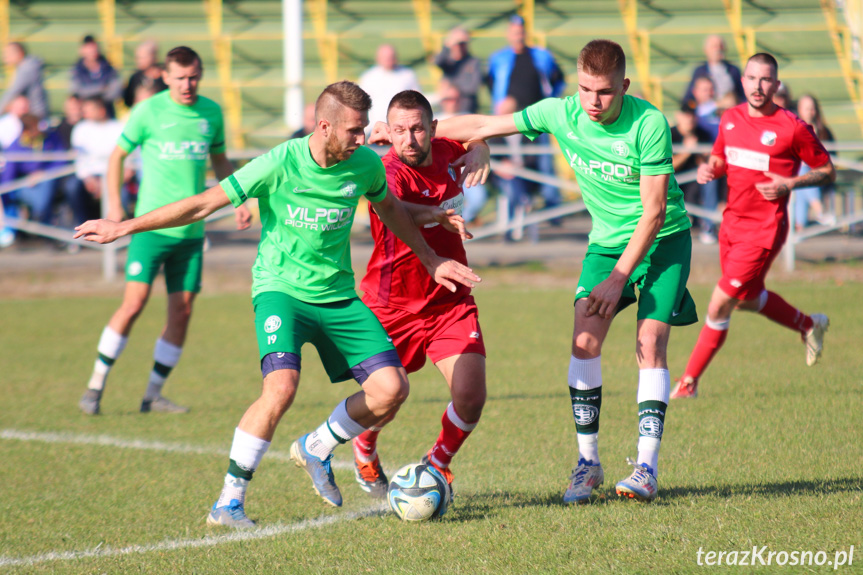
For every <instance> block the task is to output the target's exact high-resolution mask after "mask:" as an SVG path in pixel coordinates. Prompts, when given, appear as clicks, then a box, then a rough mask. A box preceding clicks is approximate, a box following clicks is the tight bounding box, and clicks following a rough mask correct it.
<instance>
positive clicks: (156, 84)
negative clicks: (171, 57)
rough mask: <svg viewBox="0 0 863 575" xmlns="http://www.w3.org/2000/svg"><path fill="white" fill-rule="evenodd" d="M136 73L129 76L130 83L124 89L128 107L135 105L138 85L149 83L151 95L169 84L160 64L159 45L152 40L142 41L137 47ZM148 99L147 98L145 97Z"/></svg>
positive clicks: (125, 102)
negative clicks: (164, 77)
mask: <svg viewBox="0 0 863 575" xmlns="http://www.w3.org/2000/svg"><path fill="white" fill-rule="evenodd" d="M135 68H136V70H135V73H134V74H132V75H131V76H130V77H129V83H128V84H126V89H125V90H123V103H124V104H126V107H127V108H131V107H132V106H134V105H135V104H136V103H137V102H138V101H139V100H137V99H136V92H137V90H138V87H139V86H141V85H143V84H147V85H148V92H149V91H152V93H151V94H150V95H153V94H157V93H159V92H161V91H162V90H164V89H166V88H167V87H168V86H167V85H166V84H165V81H164V80H162V67H161V66H160V65H159V47H158V45H157V44H156V43H155V42H153V41H152V40H147V41H146V42H141V43H140V44H138V45H137V46H136V47H135ZM145 99H146V98H145Z"/></svg>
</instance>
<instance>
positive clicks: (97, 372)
mask: <svg viewBox="0 0 863 575" xmlns="http://www.w3.org/2000/svg"><path fill="white" fill-rule="evenodd" d="M128 341H129V338H127V337H126V336H123V335H120V334H119V333H117V332H116V331H114V330H113V329H111V328H110V327H108V326H107V325H106V326H105V329H103V330H102V336H101V337H100V338H99V347H98V348H97V349H98V351H99V357H98V359H96V363H94V364H93V374H92V375H91V376H90V381H89V382H88V383H87V388H88V389H95V390H97V391H102V390H103V389H105V380H106V379H108V372H109V371H111V366H112V365H114V362H115V361H116V360H117V358H118V357H120V354H121V353H122V352H123V348H125V347H126V343H127V342H128ZM106 360H107V361H106Z"/></svg>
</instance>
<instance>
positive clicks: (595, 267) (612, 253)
mask: <svg viewBox="0 0 863 575" xmlns="http://www.w3.org/2000/svg"><path fill="white" fill-rule="evenodd" d="M624 249H625V246H624V247H618V248H604V247H601V246H597V245H590V246H588V248H587V255H586V256H585V257H584V262H583V264H582V269H581V277H580V278H578V289H577V290H576V292H575V301H578V300H579V299H581V298H585V297H587V296H589V295H590V292H591V290H592V289H593V288H594V287H595V286H596V285H598V284H599V283H600V282H602V281H604V280H605V279H606V278H608V276H609V275H610V274H611V271H612V270H613V269H614V266H615V265H617V260H618V259H620V256H621V255H622V254H623V250H624ZM691 256H692V238H691V236H690V235H689V230H684V231H681V232H677V233H675V234H671V235H670V236H666V237H664V238H660V239H658V240H656V241H655V242H653V246H651V248H650V251H648V252H647V255H646V256H644V260H643V261H642V262H641V263H640V264H639V265H638V267H637V268H635V271H634V272H632V275H631V276H630V278H629V281H628V282H627V283H626V286H624V288H623V293H622V294H621V296H620V303H619V304H618V305H617V312H620V311H621V310H622V309H624V308H626V307H627V306H629V305H631V304H633V303H635V302H636V301H638V319H655V320H657V321H661V322H664V323H667V324H671V325H690V324H693V323H696V322H697V321H698V313H697V312H696V309H695V302H694V301H693V300H692V296H691V295H689V290H687V289H686V280H687V279H689V260H690V257H691ZM635 288H638V298H637V299H636V297H635ZM617 312H615V313H617Z"/></svg>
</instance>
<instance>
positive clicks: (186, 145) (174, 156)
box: [157, 142, 210, 160]
mask: <svg viewBox="0 0 863 575" xmlns="http://www.w3.org/2000/svg"><path fill="white" fill-rule="evenodd" d="M157 145H158V146H159V159H160V160H206V159H207V154H209V153H210V143H209V142H158V143H157Z"/></svg>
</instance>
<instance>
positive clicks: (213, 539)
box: [0, 504, 387, 567]
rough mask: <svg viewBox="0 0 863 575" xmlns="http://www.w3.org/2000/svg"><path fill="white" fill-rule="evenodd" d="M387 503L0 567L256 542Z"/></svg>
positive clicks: (17, 560)
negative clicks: (293, 521) (285, 523)
mask: <svg viewBox="0 0 863 575" xmlns="http://www.w3.org/2000/svg"><path fill="white" fill-rule="evenodd" d="M386 509H387V508H386V506H385V505H383V504H381V505H376V506H374V507H369V508H368V509H365V510H362V511H353V512H351V513H344V514H341V515H329V516H324V517H318V518H317V519H308V520H306V521H300V522H299V523H292V524H290V525H273V526H270V527H263V528H260V529H255V530H254V531H235V532H232V533H227V534H225V535H207V536H206V537H203V538H202V539H174V540H169V541H164V542H162V543H155V544H153V545H130V546H129V547H120V548H117V549H114V548H112V547H102V546H97V547H94V548H93V549H86V550H83V551H52V552H49V553H43V554H41V555H33V556H31V557H0V567H20V566H32V565H36V564H38V563H46V562H48V561H74V560H77V559H91V558H96V559H104V558H107V557H120V556H122V555H132V554H135V553H140V554H144V553H153V552H158V551H177V550H180V549H197V548H201V547H215V546H216V545H222V544H224V543H235V542H237V541H253V540H256V539H265V538H267V537H275V536H277V535H284V534H285V533H296V532H298V531H305V530H307V529H317V528H319V527H326V526H327V525H333V524H335V523H342V522H344V521H353V520H355V519H359V518H361V517H370V516H373V515H380V514H382V513H384V512H385V511H386Z"/></svg>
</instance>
